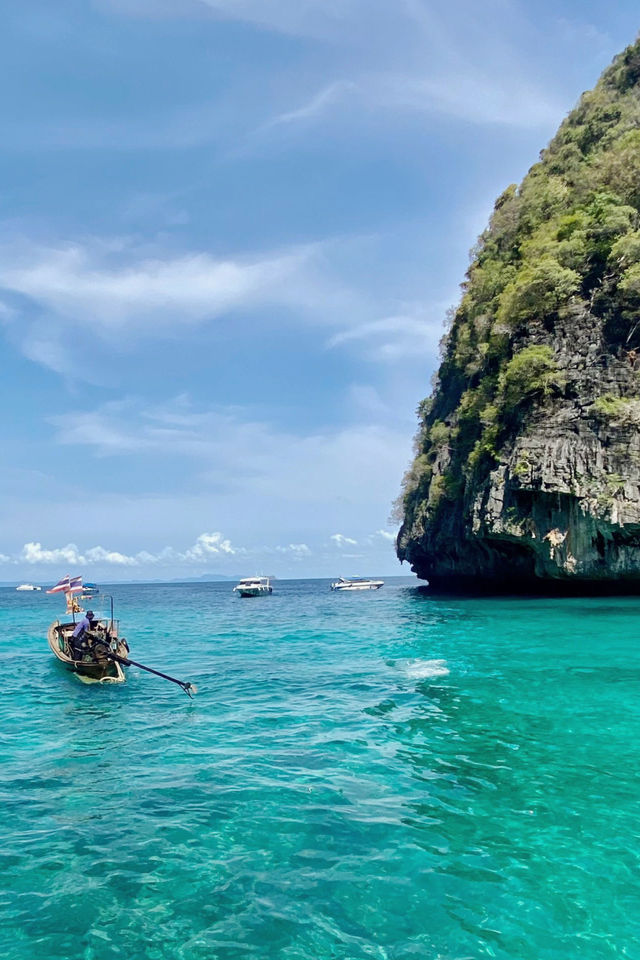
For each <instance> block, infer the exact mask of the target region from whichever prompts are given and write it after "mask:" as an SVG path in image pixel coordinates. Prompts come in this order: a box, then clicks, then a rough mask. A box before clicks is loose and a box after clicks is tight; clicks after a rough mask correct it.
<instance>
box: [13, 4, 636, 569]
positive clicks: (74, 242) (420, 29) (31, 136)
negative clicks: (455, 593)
mask: <svg viewBox="0 0 640 960" xmlns="http://www.w3.org/2000/svg"><path fill="white" fill-rule="evenodd" d="M3 19H4V29H3V32H2V35H1V36H0V59H1V62H2V64H3V72H4V82H3V84H2V85H0V110H1V111H2V130H3V138H2V150H1V151H0V184H1V186H0V248H1V249H0V332H1V334H2V338H3V349H2V354H1V356H2V361H1V362H2V370H1V374H2V383H3V387H4V397H5V402H4V407H5V416H4V417H3V419H2V423H1V424H0V433H1V437H2V445H3V449H4V451H5V457H4V462H5V465H4V469H3V471H2V475H1V479H0V484H1V498H0V503H1V509H2V527H1V536H0V579H3V580H12V579H16V580H18V579H24V578H27V577H28V578H29V579H34V580H42V581H47V580H51V581H54V580H57V579H58V577H59V576H62V575H63V574H64V573H66V572H71V573H76V572H78V573H82V572H84V573H85V575H86V576H87V577H88V578H89V579H103V580H115V579H133V578H145V577H153V578H163V577H175V576H181V575H185V576H198V575H200V574H202V573H205V572H212V573H224V574H231V575H235V574H242V575H247V574H252V573H254V572H264V573H273V574H275V575H277V576H283V577H284V576H333V575H340V574H343V575H344V574H347V575H348V574H351V573H365V574H369V573H370V574H382V575H384V574H392V573H400V572H402V569H401V568H400V567H399V565H398V564H397V561H396V560H395V557H394V553H393V536H394V534H395V528H394V526H393V525H389V522H388V517H389V514H390V511H391V504H392V501H393V499H394V497H395V496H396V495H397V494H398V492H399V488H400V482H401V478H402V474H403V473H404V470H405V469H406V467H407V466H408V463H409V460H410V458H411V449H412V446H411V445H412V438H413V435H414V433H415V429H416V420H415V408H416V405H417V403H418V402H419V400H420V399H422V397H424V396H425V395H426V394H427V393H428V392H429V383H430V378H431V375H432V373H433V370H434V368H435V366H436V365H437V355H438V341H439V339H440V336H441V334H442V326H443V323H444V319H445V314H446V310H447V308H448V307H449V306H451V305H452V304H454V303H455V302H456V300H457V298H458V285H459V283H460V281H461V280H462V278H463V275H464V271H465V269H466V266H467V263H468V250H469V249H470V248H471V247H472V246H473V243H474V241H475V239H476V236H477V235H478V233H479V232H480V231H481V230H482V229H483V227H484V225H485V223H486V221H487V218H488V215H489V212H490V210H491V207H492V204H493V200H494V199H495V197H496V196H497V195H498V194H499V193H500V192H501V191H502V190H503V189H504V187H505V186H506V185H507V184H509V183H511V182H514V181H519V180H520V179H521V178H522V176H523V175H524V174H525V173H526V171H527V169H528V167H529V166H530V165H531V164H532V163H533V162H535V160H536V159H537V156H538V153H539V151H540V149H541V148H542V147H543V146H545V144H546V143H547V142H548V140H549V139H550V137H551V136H552V135H553V133H554V131H555V129H556V127H557V125H558V124H559V122H560V121H561V119H562V117H563V116H564V115H565V114H566V113H567V112H568V111H569V109H570V108H571V107H572V106H573V105H574V103H575V102H576V100H577V99H578V97H579V95H580V93H581V92H582V91H583V90H585V89H588V88H589V87H591V86H593V84H594V83H595V81H596V80H597V78H598V76H599V74H600V72H601V71H602V69H603V68H604V67H605V66H606V65H607V64H608V63H609V62H610V60H611V59H612V57H613V56H614V55H615V53H616V52H618V51H619V50H620V49H622V48H623V47H624V46H626V44H628V43H630V42H631V41H632V40H634V39H635V37H636V34H637V31H638V27H639V26H640V24H639V22H638V15H637V6H636V5H634V4H632V3H631V2H630V0H623V2H619V3H617V4H615V5H611V4H609V3H606V4H605V3H604V2H580V3H579V2H577V0H573V2H567V0H556V2H554V3H551V2H546V0H542V2H539V0H537V2H536V3H533V2H527V3H525V2H515V0H486V2H484V3H483V4H477V3H472V2H470V0H465V2H461V0H449V2H446V3H445V2H430V0H93V2H89V0H58V2H56V3H55V4H52V3H51V2H50V0H42V2H39V0H25V2H24V3H22V4H14V5H11V9H9V10H8V11H7V10H5V11H4V17H3ZM407 572H408V571H407Z"/></svg>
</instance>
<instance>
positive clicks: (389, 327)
mask: <svg viewBox="0 0 640 960" xmlns="http://www.w3.org/2000/svg"><path fill="white" fill-rule="evenodd" d="M441 336H442V316H439V317H438V319H437V320H436V319H432V320H429V319H428V318H427V317H425V316H415V315H398V316H393V317H383V318H381V319H379V320H370V321H367V322H365V323H360V324H358V325H356V326H353V327H350V328H349V329H346V330H341V331H340V332H339V333H335V334H333V336H332V337H330V338H329V341H328V344H327V345H328V346H329V347H338V346H343V345H344V344H350V343H351V344H358V346H360V347H361V348H363V352H364V353H365V355H366V356H368V357H369V358H370V359H372V360H383V361H397V360H400V359H402V358H404V357H416V356H433V355H434V354H435V353H436V351H437V348H438V342H439V340H440V338H441Z"/></svg>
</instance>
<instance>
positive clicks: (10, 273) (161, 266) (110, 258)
mask: <svg viewBox="0 0 640 960" xmlns="http://www.w3.org/2000/svg"><path fill="white" fill-rule="evenodd" d="M328 246H330V245H323V244H307V245H301V246H297V247H293V248H291V249H288V250H281V251H273V252H268V253H264V254H254V255H246V256H244V257H234V258H232V257H227V258H222V257H214V256H212V255H211V254H209V253H206V252H193V253H186V254H183V255H180V256H175V255H170V254H167V253H158V254H157V255H155V256H149V255H148V253H145V251H144V250H140V249H138V248H137V247H136V246H135V245H133V244H131V243H130V242H129V241H127V240H110V241H97V240H96V241H94V242H93V243H86V244H82V245H81V244H66V245H59V246H50V247H42V246H38V245H35V244H29V243H25V244H23V245H22V247H19V246H18V245H17V244H10V245H5V246H0V288H2V289H3V294H2V296H3V300H4V302H5V305H6V306H5V315H4V318H3V319H4V325H5V327H6V329H7V330H8V331H9V332H11V331H13V334H14V336H15V338H16V339H18V340H19V341H20V342H21V344H22V347H23V350H24V352H25V353H26V354H27V355H28V356H29V357H30V358H31V359H33V360H35V361H36V362H39V363H42V364H44V365H45V366H49V367H51V369H53V370H56V371H57V372H65V371H68V370H70V369H73V370H74V371H75V373H76V375H79V376H82V375H83V369H82V365H81V364H78V357H77V353H76V354H75V355H74V356H73V357H72V356H71V355H70V351H69V342H70V336H69V333H71V335H72V336H73V333H74V332H79V331H81V332H83V333H84V334H85V335H87V336H93V337H97V338H100V339H101V340H103V341H108V342H109V343H110V344H111V346H112V347H113V348H114V349H116V350H117V349H119V347H121V346H122V344H123V343H124V342H130V341H131V340H133V339H139V338H141V337H142V338H144V337H152V338H157V337H159V336H163V335H165V336H173V335H175V334H176V333H177V332H178V331H185V330H188V329H189V328H191V327H194V326H198V325H201V324H204V323H212V322H214V321H215V322H224V320H225V319H227V318H229V317H230V316H232V315H233V314H235V313H237V312H239V311H243V312H245V313H246V312H252V313H253V314H254V315H255V314H257V313H260V312H265V311H268V310H271V311H272V310H273V308H274V307H278V308H280V322H281V323H285V322H286V319H285V318H284V317H283V316H282V315H283V314H285V316H286V315H287V314H294V313H295V315H296V318H297V319H298V320H300V319H303V320H307V321H308V322H311V323H314V324H320V325H323V326H326V325H329V326H331V325H333V326H337V325H339V324H340V323H341V322H344V319H345V318H346V317H348V316H352V315H355V316H361V315H362V312H363V303H362V301H361V300H360V302H358V301H359V298H360V295H359V294H358V293H357V292H355V291H353V290H350V289H349V288H348V287H347V286H346V285H345V284H344V283H342V282H341V281H340V280H339V279H338V278H337V276H336V275H335V274H333V273H332V272H331V270H330V268H329V267H328V256H327V255H328ZM269 319H270V322H271V323H272V322H273V321H272V317H271V316H270V318H269ZM77 349H78V345H77V344H74V350H76V351H77Z"/></svg>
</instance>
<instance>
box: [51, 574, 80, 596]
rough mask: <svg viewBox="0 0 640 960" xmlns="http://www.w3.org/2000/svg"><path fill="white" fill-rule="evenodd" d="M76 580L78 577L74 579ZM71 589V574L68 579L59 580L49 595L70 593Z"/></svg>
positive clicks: (67, 576)
mask: <svg viewBox="0 0 640 960" xmlns="http://www.w3.org/2000/svg"><path fill="white" fill-rule="evenodd" d="M74 580H77V577H74ZM70 588H71V580H70V578H69V574H67V575H66V577H63V578H62V580H58V582H57V583H56V585H55V587H51V590H47V593H68V592H69V589H70Z"/></svg>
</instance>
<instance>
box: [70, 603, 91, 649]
mask: <svg viewBox="0 0 640 960" xmlns="http://www.w3.org/2000/svg"><path fill="white" fill-rule="evenodd" d="M92 620H93V610H87V612H86V613H85V615H84V617H83V618H82V620H78V622H77V623H76V625H75V627H74V630H73V633H72V634H71V649H72V650H73V655H74V657H78V658H79V657H80V656H82V653H81V651H82V646H83V643H82V641H83V639H84V635H85V634H86V632H87V631H88V630H90V629H91V621H92Z"/></svg>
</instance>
